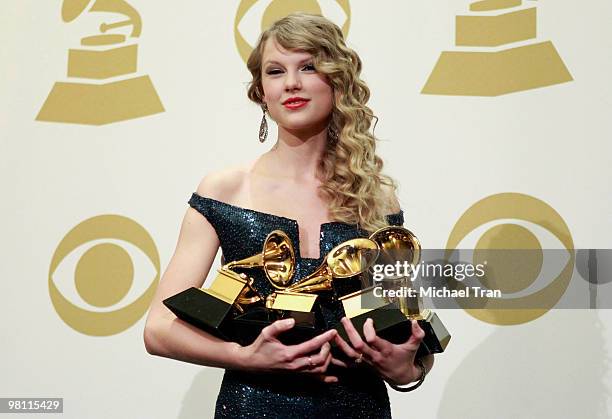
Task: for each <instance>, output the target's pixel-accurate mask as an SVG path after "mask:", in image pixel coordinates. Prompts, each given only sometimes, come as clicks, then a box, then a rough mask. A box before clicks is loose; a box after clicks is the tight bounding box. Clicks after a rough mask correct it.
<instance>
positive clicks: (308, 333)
mask: <svg viewBox="0 0 612 419" xmlns="http://www.w3.org/2000/svg"><path fill="white" fill-rule="evenodd" d="M288 318H293V319H294V320H295V325H294V326H293V327H292V328H291V329H289V330H287V331H286V332H283V333H281V334H280V335H279V336H278V340H280V341H281V342H282V343H283V344H285V345H297V344H299V343H302V342H305V341H307V340H309V339H312V338H313V337H315V336H317V335H318V334H320V333H322V332H323V331H322V330H320V329H319V328H318V327H317V324H318V322H317V316H316V315H315V313H313V312H301V311H290V310H282V311H281V310H271V309H267V308H264V307H257V308H254V309H252V310H250V311H248V312H246V313H244V314H241V315H239V316H236V317H235V318H234V319H233V320H232V322H231V323H232V337H233V340H235V341H236V342H238V343H239V344H241V345H243V346H246V345H250V344H251V343H253V342H254V341H255V339H257V337H258V336H259V334H260V333H261V331H262V329H263V328H264V327H266V326H269V325H271V324H272V323H274V322H275V321H277V320H283V319H288Z"/></svg>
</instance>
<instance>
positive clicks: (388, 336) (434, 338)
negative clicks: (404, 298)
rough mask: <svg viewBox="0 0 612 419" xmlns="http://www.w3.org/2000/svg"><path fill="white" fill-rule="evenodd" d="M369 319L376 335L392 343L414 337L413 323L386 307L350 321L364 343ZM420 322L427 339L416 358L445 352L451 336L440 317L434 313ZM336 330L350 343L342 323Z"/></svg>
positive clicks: (399, 311) (398, 311)
mask: <svg viewBox="0 0 612 419" xmlns="http://www.w3.org/2000/svg"><path fill="white" fill-rule="evenodd" d="M369 318H371V319H372V320H373V321H374V329H375V330H376V334H377V335H378V336H379V337H381V338H383V339H385V340H388V341H389V342H391V343H394V344H401V343H404V342H406V341H407V340H408V339H409V338H410V336H411V335H412V325H411V322H410V320H409V319H408V318H406V316H405V315H404V313H402V312H401V310H399V309H398V308H394V307H389V306H385V307H381V308H377V309H375V310H371V311H368V312H367V313H364V314H360V315H358V316H355V317H351V319H350V320H351V322H352V323H353V326H355V329H356V330H357V331H358V332H359V335H360V336H361V338H362V339H363V340H364V341H365V336H364V334H363V325H364V323H365V322H366V320H367V319H369ZM418 322H419V326H421V329H423V331H424V332H425V337H424V338H423V341H422V342H421V346H420V347H419V349H418V351H417V355H416V357H417V358H419V357H421V356H424V355H429V354H435V353H441V352H444V349H445V348H446V344H447V343H448V341H449V340H450V335H448V332H447V331H446V328H444V325H442V322H441V321H440V319H439V318H438V316H437V315H436V314H435V313H432V315H431V316H429V317H428V318H426V319H421V320H418ZM336 330H337V331H338V334H339V335H340V337H342V338H343V339H344V340H345V341H347V342H349V343H350V340H349V338H348V335H347V334H346V330H345V329H344V326H343V325H342V323H338V325H337V326H336Z"/></svg>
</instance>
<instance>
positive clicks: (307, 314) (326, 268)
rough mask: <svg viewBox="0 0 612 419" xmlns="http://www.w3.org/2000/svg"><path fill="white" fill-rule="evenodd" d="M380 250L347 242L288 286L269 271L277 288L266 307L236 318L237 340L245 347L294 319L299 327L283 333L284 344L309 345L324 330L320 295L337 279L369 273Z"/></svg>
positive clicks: (358, 241) (355, 241)
mask: <svg viewBox="0 0 612 419" xmlns="http://www.w3.org/2000/svg"><path fill="white" fill-rule="evenodd" d="M378 253H379V250H378V246H377V244H376V243H375V242H373V241H372V240H370V239H366V238H356V239H352V240H348V241H345V242H343V243H341V244H339V245H338V246H336V247H334V248H333V249H332V250H331V251H330V252H329V253H328V254H327V256H326V258H325V260H324V261H323V263H322V264H321V265H320V266H319V267H318V268H317V269H316V270H315V272H313V273H312V274H310V275H308V276H307V277H305V278H302V279H301V280H299V281H298V282H296V283H295V284H292V285H289V286H287V285H286V284H287V282H282V283H281V282H280V281H274V280H272V279H271V277H270V275H269V273H268V271H266V275H267V276H268V279H270V282H271V283H272V285H273V286H274V287H275V288H277V291H275V292H273V293H272V294H270V295H269V296H268V297H267V298H266V304H265V307H257V308H255V309H252V310H248V311H246V312H245V313H244V314H241V315H238V316H236V318H234V320H233V323H234V325H235V336H236V338H237V341H238V342H240V343H242V344H249V343H251V342H252V341H254V340H255V339H256V338H257V336H258V335H259V333H260V332H261V329H263V328H264V327H266V326H268V325H269V324H271V323H273V322H274V321H276V320H280V319H285V318H290V317H291V318H293V319H295V326H294V327H293V328H292V329H290V330H289V331H287V332H285V333H283V334H282V335H281V337H280V340H281V341H282V342H283V343H285V344H296V343H300V342H303V341H306V340H308V339H310V338H312V337H314V336H316V335H317V334H319V333H322V332H323V331H324V330H325V329H324V322H323V318H322V315H321V313H320V310H319V306H318V301H317V298H318V295H317V294H316V293H317V292H324V291H331V290H332V289H333V287H332V284H333V281H334V280H335V279H341V278H349V277H352V276H355V275H359V274H361V273H362V272H364V271H365V270H367V269H368V268H369V267H370V265H372V263H373V262H374V261H375V260H376V258H377V257H378Z"/></svg>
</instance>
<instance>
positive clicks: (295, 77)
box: [285, 71, 302, 92]
mask: <svg viewBox="0 0 612 419" xmlns="http://www.w3.org/2000/svg"><path fill="white" fill-rule="evenodd" d="M301 88H302V81H301V79H300V74H299V72H294V71H288V72H287V76H286V77H285V91H287V92H292V91H295V90H300V89H301Z"/></svg>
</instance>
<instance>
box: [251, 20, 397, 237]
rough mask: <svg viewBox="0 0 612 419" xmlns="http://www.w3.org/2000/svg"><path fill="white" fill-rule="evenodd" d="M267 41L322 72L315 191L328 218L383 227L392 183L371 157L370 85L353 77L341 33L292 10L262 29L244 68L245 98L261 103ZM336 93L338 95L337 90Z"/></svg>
mask: <svg viewBox="0 0 612 419" xmlns="http://www.w3.org/2000/svg"><path fill="white" fill-rule="evenodd" d="M268 39H274V40H275V41H276V42H277V43H278V44H280V45H281V46H282V47H283V48H285V49H287V50H297V51H302V52H307V53H309V54H311V55H312V56H313V61H314V62H313V64H314V67H315V69H316V70H317V71H318V72H319V73H321V74H324V75H325V76H326V77H327V79H328V82H329V83H330V85H331V86H332V88H333V91H334V95H333V96H334V103H333V107H332V115H331V119H330V130H333V131H335V132H336V133H337V134H338V136H337V137H338V138H337V140H335V139H334V138H333V136H330V137H329V139H328V141H327V146H326V149H325V151H324V153H323V155H322V157H321V161H320V163H319V172H318V176H319V178H320V179H321V186H320V191H321V194H322V196H323V197H324V198H325V199H326V200H327V201H328V202H329V212H330V215H331V217H332V219H333V220H335V221H340V222H345V223H349V224H357V225H358V226H359V227H360V228H362V229H364V230H366V231H374V230H376V229H378V228H380V227H383V226H385V225H387V224H388V223H387V220H386V218H385V215H386V214H387V211H389V208H390V204H389V199H390V197H389V195H388V194H387V193H385V191H384V190H383V185H386V186H388V187H389V188H390V190H391V191H393V192H395V190H396V189H397V185H396V183H395V182H394V181H393V179H391V178H390V177H389V176H386V175H384V174H382V173H381V170H382V167H383V161H382V159H381V158H380V157H379V156H377V155H376V153H375V151H376V141H377V139H376V138H375V137H374V135H373V134H372V133H370V131H369V129H370V126H371V124H372V119H373V118H375V116H374V114H373V112H372V110H371V109H370V108H369V107H367V106H366V103H367V102H368V99H369V98H370V89H369V88H368V86H367V85H366V84H365V83H364V82H363V80H361V79H360V78H359V75H360V73H361V67H362V64H361V59H360V58H359V56H358V55H357V53H356V52H355V51H353V50H352V49H351V48H349V47H347V46H346V43H345V41H344V36H343V34H342V31H341V30H340V28H339V27H338V26H336V25H335V24H334V23H332V22H331V21H329V20H328V19H326V18H324V17H323V16H318V15H312V14H307V13H293V14H290V15H288V16H286V17H284V18H282V19H280V20H278V21H276V22H275V23H274V24H273V25H272V26H271V27H270V28H268V29H267V30H265V31H264V32H263V33H262V34H261V36H260V38H259V41H258V43H257V45H256V46H255V48H254V49H253V51H252V52H251V55H250V56H249V59H248V61H247V67H248V69H249V71H250V72H251V75H252V76H253V79H252V80H251V82H250V85H249V89H248V97H249V99H251V100H252V101H253V102H255V103H257V104H259V105H263V103H264V102H263V87H262V83H261V80H262V68H261V67H262V59H263V50H264V47H265V44H266V41H267V40H268ZM337 93H339V94H337Z"/></svg>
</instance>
